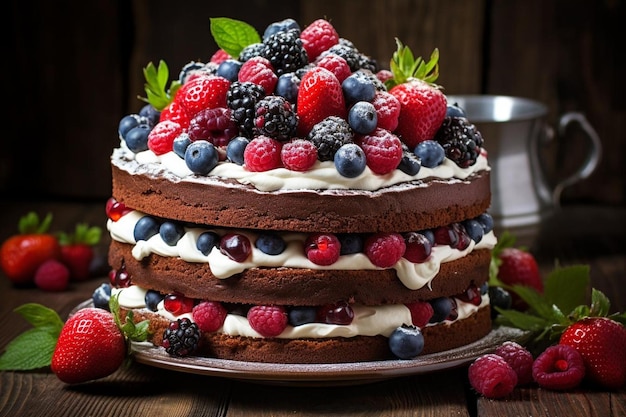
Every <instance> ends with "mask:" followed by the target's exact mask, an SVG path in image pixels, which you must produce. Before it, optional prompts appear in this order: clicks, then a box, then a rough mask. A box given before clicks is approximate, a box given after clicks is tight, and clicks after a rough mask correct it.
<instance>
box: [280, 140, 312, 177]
mask: <svg viewBox="0 0 626 417" xmlns="http://www.w3.org/2000/svg"><path fill="white" fill-rule="evenodd" d="M280 159H281V161H282V163H283V165H284V166H285V168H287V169H289V170H292V171H299V172H305V171H308V170H309V169H311V168H312V167H313V165H315V162H317V148H316V147H315V145H314V144H313V142H311V141H309V140H306V139H292V140H291V141H289V142H287V143H285V144H284V145H283V147H282V150H281V151H280Z"/></svg>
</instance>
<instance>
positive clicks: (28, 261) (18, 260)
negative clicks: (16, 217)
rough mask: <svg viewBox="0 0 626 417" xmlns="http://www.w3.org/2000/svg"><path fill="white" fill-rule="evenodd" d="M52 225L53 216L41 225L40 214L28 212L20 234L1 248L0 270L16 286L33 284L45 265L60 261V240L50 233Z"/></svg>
mask: <svg viewBox="0 0 626 417" xmlns="http://www.w3.org/2000/svg"><path fill="white" fill-rule="evenodd" d="M51 222H52V215H51V214H50V213H48V215H47V216H46V217H45V218H44V219H43V221H42V222H41V223H40V222H39V217H38V216H37V214H36V213H34V212H31V213H28V214H27V215H26V216H24V217H22V218H21V219H20V221H19V225H18V230H19V234H17V235H13V236H11V237H9V238H8V239H7V240H5V241H4V243H3V244H2V246H1V247H0V267H1V268H2V271H3V272H4V274H5V275H6V277H7V278H8V279H9V280H10V281H12V282H13V283H15V284H29V283H32V282H33V280H34V277H35V271H36V270H37V268H39V266H40V265H41V264H42V263H44V262H45V261H47V260H49V259H58V258H59V256H60V254H61V248H60V245H59V241H58V240H57V238H56V237H55V236H54V235H52V234H49V233H48V232H47V231H48V228H49V226H50V223H51Z"/></svg>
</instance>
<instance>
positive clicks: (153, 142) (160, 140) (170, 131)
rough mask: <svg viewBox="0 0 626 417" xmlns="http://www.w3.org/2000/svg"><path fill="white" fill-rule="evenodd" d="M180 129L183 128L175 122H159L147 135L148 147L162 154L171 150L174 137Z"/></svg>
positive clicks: (157, 153)
mask: <svg viewBox="0 0 626 417" xmlns="http://www.w3.org/2000/svg"><path fill="white" fill-rule="evenodd" d="M182 131H183V128H182V127H181V125H180V124H178V123H176V122H173V121H170V120H166V121H163V122H159V123H158V124H157V125H156V126H155V127H154V129H152V130H151V131H150V134H149V135H148V147H149V148H150V150H151V151H152V152H154V153H155V154H156V155H163V154H164V153H167V152H169V151H171V150H172V146H173V144H174V139H176V137H177V136H178V135H180V134H181V133H182Z"/></svg>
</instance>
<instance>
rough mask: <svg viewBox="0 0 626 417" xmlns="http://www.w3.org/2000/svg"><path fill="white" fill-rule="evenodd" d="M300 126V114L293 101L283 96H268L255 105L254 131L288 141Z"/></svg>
mask: <svg viewBox="0 0 626 417" xmlns="http://www.w3.org/2000/svg"><path fill="white" fill-rule="evenodd" d="M297 127H298V116H297V115H296V112H295V111H294V110H293V108H292V107H291V103H289V101H287V99H285V98H284V97H281V96H267V97H264V98H262V99H260V100H259V101H258V102H257V103H256V106H255V119H254V133H255V134H257V135H265V136H269V137H271V138H274V139H277V140H280V141H287V140H289V139H291V138H292V137H293V136H294V135H295V133H296V128H297Z"/></svg>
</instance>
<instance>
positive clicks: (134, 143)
mask: <svg viewBox="0 0 626 417" xmlns="http://www.w3.org/2000/svg"><path fill="white" fill-rule="evenodd" d="M151 129H152V128H151V127H150V126H148V125H147V124H140V125H139V126H137V127H133V128H132V129H130V130H129V131H128V132H127V133H126V134H125V135H124V142H125V143H126V146H127V147H128V149H130V151H131V152H133V153H138V152H143V151H147V150H148V135H149V134H150V130H151Z"/></svg>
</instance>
